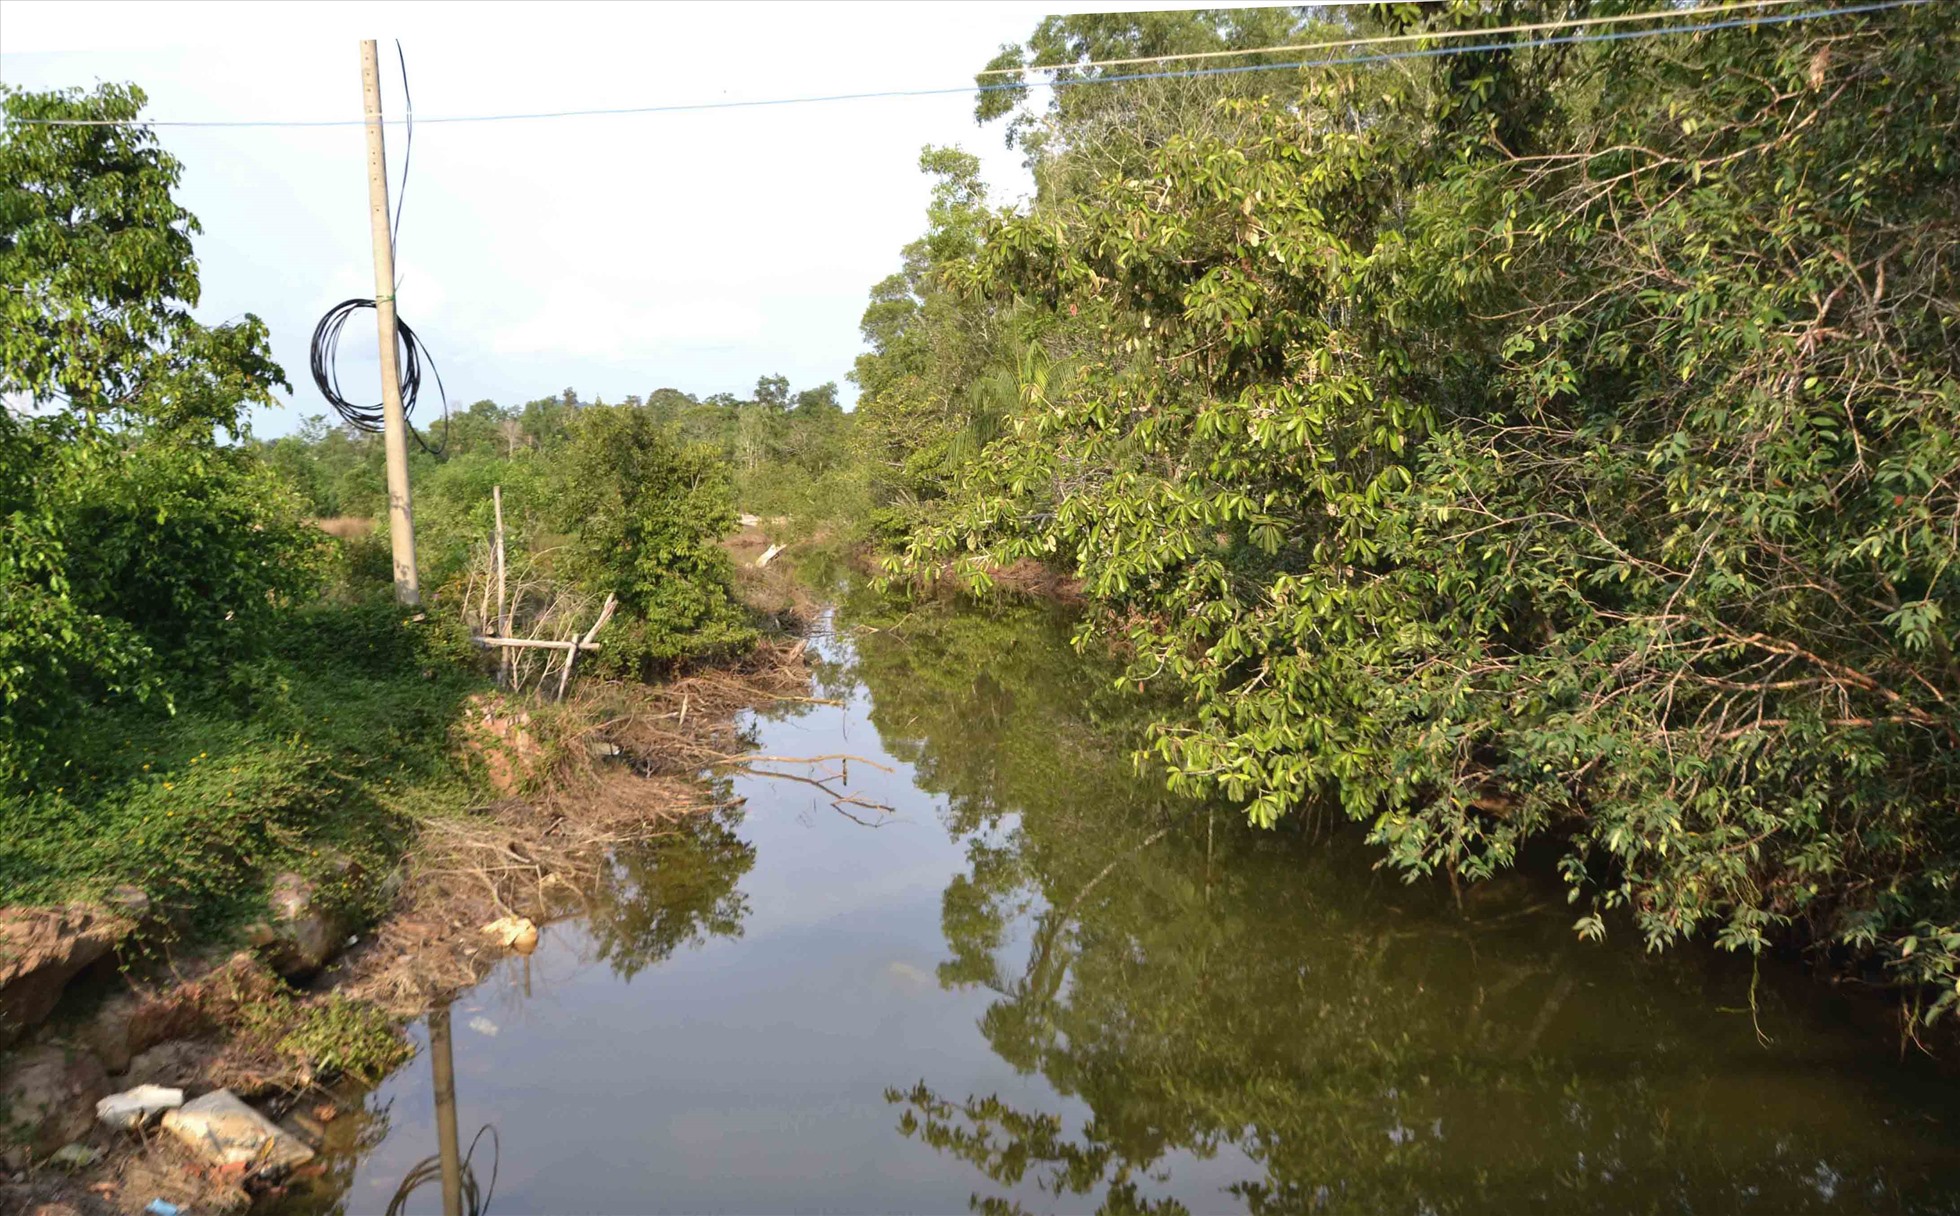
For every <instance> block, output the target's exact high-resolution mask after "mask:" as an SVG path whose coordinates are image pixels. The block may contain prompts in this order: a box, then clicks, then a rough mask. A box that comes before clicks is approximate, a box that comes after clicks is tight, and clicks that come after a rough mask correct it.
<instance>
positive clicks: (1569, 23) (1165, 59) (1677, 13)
mask: <svg viewBox="0 0 1960 1216" xmlns="http://www.w3.org/2000/svg"><path fill="white" fill-rule="evenodd" d="M1801 2H1802V0H1731V2H1730V3H1727V4H1704V5H1701V6H1700V7H1698V8H1676V9H1658V10H1655V11H1652V12H1645V13H1619V14H1616V15H1614V16H1610V17H1567V18H1561V19H1560V20H1557V21H1538V22H1534V23H1532V24H1529V25H1499V26H1493V27H1491V28H1489V29H1466V30H1429V31H1426V32H1424V33H1420V34H1380V35H1371V36H1369V37H1366V38H1340V39H1336V40H1334V41H1332V42H1298V43H1286V44H1282V45H1279V46H1254V47H1246V48H1244V49H1242V50H1232V51H1186V52H1183V53H1181V54H1176V55H1138V56H1134V57H1132V58H1129V59H1091V60H1088V61H1086V62H1082V63H1029V64H1023V65H1022V66H1020V67H1012V68H986V69H983V70H981V71H979V72H975V73H974V78H975V79H978V78H980V77H982V76H1005V75H1011V74H1013V73H1015V72H1082V71H1087V70H1089V69H1090V68H1118V67H1130V66H1133V65H1135V64H1139V63H1169V62H1171V61H1173V60H1185V59H1225V58H1229V57H1231V56H1233V55H1277V54H1284V53H1287V52H1291V51H1329V50H1333V49H1334V48H1335V47H1356V46H1386V45H1388V44H1390V43H1395V42H1421V41H1424V40H1426V39H1436V38H1471V37H1478V36H1481V37H1486V38H1488V37H1494V36H1495V35H1498V34H1535V33H1539V32H1542V31H1544V30H1556V29H1572V28H1575V27H1578V26H1589V25H1615V24H1620V23H1623V22H1628V21H1648V20H1653V19H1655V18H1660V17H1696V16H1700V15H1702V14H1704V13H1727V12H1734V11H1736V10H1738V9H1745V8H1768V7H1771V6H1774V5H1779V4H1798V3H1801Z"/></svg>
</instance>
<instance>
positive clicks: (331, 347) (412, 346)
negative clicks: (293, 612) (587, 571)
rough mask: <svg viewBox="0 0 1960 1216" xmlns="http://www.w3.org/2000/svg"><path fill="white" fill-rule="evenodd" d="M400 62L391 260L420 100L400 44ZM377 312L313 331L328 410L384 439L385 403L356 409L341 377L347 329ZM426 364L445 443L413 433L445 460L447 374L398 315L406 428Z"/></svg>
mask: <svg viewBox="0 0 1960 1216" xmlns="http://www.w3.org/2000/svg"><path fill="white" fill-rule="evenodd" d="M395 56H396V58H397V59H399V60H400V61H401V66H402V96H403V98H404V99H406V101H407V108H408V146H407V147H406V149H404V151H403V152H402V186H401V190H400V191H399V192H397V193H396V195H395V214H394V217H393V218H392V219H391V220H390V222H389V225H388V249H389V252H390V253H391V254H392V253H393V252H394V251H395V238H396V237H397V236H399V235H400V233H401V227H402V204H403V202H405V201H406V200H407V197H408V165H409V161H410V160H411V158H413V157H414V155H415V95H414V94H413V93H410V92H409V91H408V56H406V55H405V54H403V53H402V44H401V39H399V38H397V39H396V40H395ZM396 286H397V287H399V286H400V283H399V282H398V283H397V284H396ZM373 307H374V301H373V300H363V299H353V300H342V301H341V302H340V303H338V304H336V305H334V306H333V307H332V308H329V309H328V310H327V315H326V316H324V317H321V318H320V323H319V324H318V325H315V326H314V327H313V351H312V363H313V384H314V386H315V387H317V388H318V389H319V390H320V395H321V396H322V397H325V398H326V399H327V404H328V405H331V406H333V409H334V413H336V414H339V415H340V416H341V418H343V419H344V420H345V421H346V423H347V425H348V426H351V427H353V428H354V429H355V430H357V431H366V432H367V433H368V434H370V435H374V434H379V433H380V432H381V430H382V425H383V424H382V409H381V403H380V402H376V403H375V404H373V405H355V404H354V403H353V402H352V401H349V400H348V399H347V397H346V395H345V394H343V393H342V392H341V391H340V372H339V369H338V368H337V366H336V361H337V358H338V356H339V353H340V330H341V327H342V326H344V325H346V324H347V318H349V317H351V316H353V315H354V314H355V313H357V312H359V311H361V310H362V309H363V308H373ZM424 359H428V360H429V370H430V371H431V372H434V373H435V378H436V393H437V394H438V395H439V396H441V398H442V442H441V443H439V444H437V445H436V446H435V447H430V446H429V441H428V440H426V439H424V438H422V432H420V431H418V430H416V429H415V424H414V423H413V422H409V423H408V433H409V434H411V435H413V436H415V442H417V443H419V444H421V445H422V450H423V451H425V452H427V453H428V454H429V455H431V456H440V455H442V450H443V448H445V447H447V446H449V393H448V392H447V391H446V390H445V389H444V388H443V385H442V373H441V372H440V371H437V370H436V361H435V359H434V358H433V357H431V356H430V354H429V348H428V347H426V346H424V345H422V340H421V339H420V338H417V337H416V336H415V331H414V330H412V329H410V328H409V327H408V322H406V321H404V320H402V319H401V316H400V315H399V314H397V315H396V317H395V366H396V367H397V368H398V369H399V370H400V372H401V389H402V420H403V421H404V422H408V419H409V416H410V415H412V414H413V413H414V412H415V398H416V397H417V396H418V395H419V394H420V393H421V391H422V360H424Z"/></svg>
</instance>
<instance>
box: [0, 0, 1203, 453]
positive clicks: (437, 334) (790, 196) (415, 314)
mask: <svg viewBox="0 0 1960 1216" xmlns="http://www.w3.org/2000/svg"><path fill="white" fill-rule="evenodd" d="M1056 7H1057V6H1056V4H1054V3H1052V2H1051V3H1047V4H1041V3H1034V4H1029V3H994V4H954V3H936V4H924V3H913V4H892V3H887V4H816V3H803V4H761V3H756V4H715V5H708V4H700V5H696V4H670V5H658V4H632V5H628V4H569V3H554V4H541V3H525V4H491V3H482V2H478V3H472V4H469V5H459V4H414V3H389V4H346V3H336V4H250V5H245V4H183V3H155V2H152V3H143V4H108V3H95V4H76V3H41V2H36V0H6V2H5V3H0V79H4V80H5V81H6V82H7V83H9V84H13V85H17V86H23V87H28V88H45V87H51V86H57V85H74V84H91V83H93V82H95V81H97V80H114V81H131V82H134V83H136V84H138V85H140V86H142V88H143V89H144V90H145V91H146V92H147V93H148V94H149V97H150V106H149V109H148V111H147V112H146V113H147V115H148V116H149V117H152V118H158V119H173V118H174V119H219V118H223V119H237V118H256V119H264V118H291V119H321V118H353V119H358V118H359V117H360V115H361V93H360V87H361V86H360V62H359V52H358V40H359V39H361V38H364V37H371V38H377V39H380V40H381V53H382V67H383V73H382V74H383V77H384V90H385V102H384V108H385V109H386V110H387V111H388V112H389V113H390V114H391V115H397V116H398V115H400V114H401V112H402V98H401V86H400V80H399V77H398V75H397V69H396V66H395V60H394V47H393V43H392V40H393V39H395V38H399V39H400V40H401V43H402V47H403V49H404V51H405V52H406V53H407V56H408V70H409V84H410V87H411V89H412V90H413V92H414V100H415V108H416V113H417V116H418V117H423V118H426V117H434V116H438V115H460V114H485V113H508V112H512V111H532V110H541V109H545V110H555V109H583V108H599V107H608V106H632V105H658V104H667V103H685V102H699V101H711V100H721V99H731V100H733V99H760V98H776V97H792V96H797V95H807V94H825V93H838V92H856V91H864V90H871V89H883V88H931V87H945V86H957V85H963V84H970V83H971V81H972V76H973V73H974V71H975V70H976V69H978V68H979V67H981V66H983V65H984V64H985V62H986V61H987V60H988V59H989V58H991V57H992V55H993V54H994V52H995V51H996V50H997V49H998V47H999V46H1000V45H1001V44H1002V43H1004V42H1012V41H1018V40H1020V39H1021V38H1022V37H1024V36H1025V35H1026V34H1027V33H1028V32H1029V31H1031V30H1032V29H1033V27H1034V25H1035V23H1036V22H1037V21H1039V20H1040V18H1041V16H1042V15H1043V14H1044V13H1045V12H1049V11H1054V9H1055V8H1056ZM1069 7H1070V8H1071V9H1074V10H1078V11H1080V10H1091V9H1131V10H1134V9H1138V8H1148V7H1158V8H1164V7H1179V6H1176V5H1162V4H1158V5H1151V4H1140V3H1137V2H1136V0H1130V2H1129V3H1116V4H1092V3H1080V2H1078V3H1075V4H1072V5H1070V6H1069ZM159 134H160V137H161V139H162V141H163V143H164V145H165V146H166V147H167V148H169V149H170V151H171V152H173V153H174V154H175V155H176V156H178V157H179V158H180V159H181V160H182V161H183V162H184V166H185V172H184V181H183V185H182V187H181V189H180V192H179V197H180V199H181V201H182V202H183V203H184V205H186V206H187V207H189V208H190V210H191V211H193V212H194V213H196V215H197V216H198V217H199V218H200V219H201V220H202V221H203V224H204V233H203V235H202V236H201V237H199V238H198V242H197V250H198V255H199V258H200V261H201V263H202V274H203V284H204V298H203V300H202V301H201V303H200V306H199V308H198V310H197V312H198V316H199V317H200V319H202V320H205V321H208V322H217V321H222V320H225V319H226V318H229V317H233V316H236V315H237V314H239V313H243V312H255V313H257V314H258V315H259V316H261V317H263V318H264V319H265V321H266V323H267V324H268V325H269V326H271V329H272V339H273V347H274V351H275V353H276V355H277V357H278V359H279V361H280V362H281V363H282V364H283V365H284V367H285V369H286V374H287V377H288V378H289V379H290V380H291V381H292V382H293V388H294V393H293V397H294V400H293V403H292V406H291V407H289V408H287V409H283V410H278V411H269V412H263V413H261V415H260V416H259V418H258V420H257V423H256V427H257V430H258V432H259V433H260V434H262V435H272V434H278V433H282V432H284V431H286V430H289V429H291V428H292V427H293V426H294V425H295V424H296V421H297V419H298V418H299V417H300V416H302V415H305V414H313V413H319V412H322V411H323V410H324V409H325V408H326V407H325V404H324V403H323V402H322V401H321V400H320V397H319V395H318V393H317V392H316V391H315V390H314V388H313V383H312V380H311V378H310V376H309V375H308V373H307V358H306V352H307V340H308V338H309V336H310V335H311V333H312V330H313V326H314V324H315V322H316V321H317V320H318V318H319V316H320V314H321V313H322V312H323V311H325V309H326V308H327V307H329V306H330V305H332V304H333V303H335V302H336V301H339V300H342V299H345V298H347V297H350V296H369V295H372V294H373V292H374V277H373V264H372V261H371V254H370V250H369V243H368V242H369V236H368V219H367V177H366V171H365V144H364V137H363V134H362V131H361V128H360V127H358V126H349V127H332V128H324V129H312V130H305V129H299V130H294V129H241V130H225V129H195V128H166V129H162V130H161V131H160V132H159ZM928 143H942V144H943V143H957V144H959V145H961V146H963V147H966V148H967V149H969V150H970V151H973V152H976V153H978V154H979V155H980V156H981V157H982V158H983V161H984V163H985V166H986V173H987V178H988V181H989V182H990V183H991V184H992V186H993V188H994V190H995V194H996V197H997V198H998V199H1000V200H1001V201H1009V200H1012V199H1014V198H1017V197H1019V196H1021V195H1023V194H1024V193H1025V191H1026V190H1027V188H1028V183H1027V177H1026V174H1025V172H1024V170H1023V169H1022V168H1021V166H1020V163H1019V157H1018V156H1017V155H1015V154H1014V153H1012V152H1010V151H1008V150H1007V149H1006V148H1005V147H1004V146H1003V143H1002V133H1001V130H1000V129H999V127H998V126H993V127H987V128H980V127H976V126H975V125H974V123H973V119H972V98H971V96H969V95H953V96H943V97H925V98H907V99H900V100H873V101H851V102H834V103H827V104H816V105H797V106H775V107H767V108H759V109H746V110H726V111H711V112H705V113H681V114H649V115H633V116H618V117H600V118H570V119H559V120H550V121H527V122H500V123H485V124H457V125H438V124H422V125H418V126H417V128H416V131H415V143H414V157H413V161H412V164H411V166H410V176H409V184H408V191H407V197H406V209H405V212H404V218H403V220H402V228H401V238H400V262H399V273H400V276H401V280H402V283H401V293H400V299H401V310H402V316H403V318H404V319H405V320H407V321H408V322H409V323H410V324H411V325H413V326H414V327H415V328H416V330H417V331H418V332H419V333H420V334H421V335H422V337H423V338H424V339H425V341H426V342H427V344H428V346H429V347H430V349H431V350H432V351H433V352H434V355H435V358H436V361H437V364H438V366H439V367H440V368H441V370H442V374H443V377H444V379H445V381H446V382H447V384H448V387H449V395H450V400H451V402H452V403H456V404H467V403H468V402H471V401H474V400H476V399H478V398H481V397H493V398H495V399H497V400H499V401H502V402H506V403H509V402H517V401H524V400H528V399H530V398H533V397H538V396H542V395H545V394H547V393H554V392H557V391H558V390H560V389H562V388H564V387H566V386H567V385H571V386H574V387H576V388H577V389H578V390H579V393H580V395H581V396H582V397H584V398H586V399H587V400H590V399H592V398H593V397H595V396H603V397H604V398H606V399H607V400H618V399H619V398H621V397H623V396H625V395H626V394H628V393H641V394H644V393H646V392H648V391H650V390H652V389H654V388H658V387H662V386H667V385H671V386H674V387H677V388H681V389H685V390H688V391H691V392H696V393H701V394H707V393H712V392H717V391H722V390H729V391H746V390H747V389H749V388H750V387H751V386H753V384H754V382H755V379H756V377H757V376H758V375H762V374H765V373H781V374H783V375H786V376H788V377H789V378H790V381H791V383H792V385H793V386H795V387H798V388H802V387H808V386H811V385H814V384H818V383H821V382H823V381H825V380H836V381H838V383H839V386H840V387H841V388H842V390H843V396H844V399H845V400H846V401H850V400H852V399H854V397H855V390H854V388H853V387H852V386H851V385H850V384H849V383H848V382H847V381H846V380H845V378H844V377H845V373H846V372H847V371H849V369H850V366H851V361H852V359H853V358H854V357H855V356H856V354H857V352H858V351H859V349H860V346H861V342H860V339H859V337H858V332H857V322H858V316H859V314H860V313H861V312H862V311H863V307H864V301H865V293H866V290H867V289H868V288H869V287H870V285H871V284H872V283H873V282H875V281H877V280H878V279H879V278H882V277H883V276H884V275H886V274H888V273H890V271H891V270H893V269H894V268H895V267H896V265H897V259H898V251H899V248H900V246H902V245H903V244H904V243H905V242H906V241H908V240H910V239H911V238H912V237H914V236H916V235H917V234H918V232H919V230H920V228H921V226H922V224H923V214H924V206H925V200H926V194H927V189H928V183H927V181H926V180H925V178H924V177H923V176H922V175H921V174H920V173H919V172H918V169H917V158H918V152H919V149H920V148H921V147H922V146H923V145H925V144H928ZM402 151H403V141H402V136H401V131H400V129H399V128H398V127H390V128H389V146H388V152H389V158H390V162H391V164H390V168H391V170H393V171H394V172H395V173H397V174H398V173H399V170H400V166H401V154H402ZM397 180H399V179H398V178H397ZM354 336H355V334H354V331H353V330H352V329H351V328H350V331H349V337H350V339H351V338H352V337H354ZM359 337H360V338H361V339H363V340H362V341H359V342H354V341H351V340H350V341H347V342H345V343H344V344H343V350H342V379H343V383H344V384H347V385H349V386H352V385H354V384H361V385H366V384H369V383H371V382H372V381H373V379H374V377H375V372H374V371H373V368H374V357H373V350H374V340H373V329H372V326H371V324H369V325H367V326H363V327H361V330H360V333H359ZM432 404H433V394H432V393H429V394H428V395H427V401H426V403H425V405H424V406H423V407H422V408H421V409H418V411H417V417H418V418H420V417H423V416H424V413H423V411H425V410H428V409H429V408H430V407H431V405H432Z"/></svg>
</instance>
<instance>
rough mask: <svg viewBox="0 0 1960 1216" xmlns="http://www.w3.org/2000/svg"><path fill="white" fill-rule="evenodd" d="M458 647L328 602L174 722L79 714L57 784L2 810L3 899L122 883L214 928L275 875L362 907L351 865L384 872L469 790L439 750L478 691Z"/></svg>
mask: <svg viewBox="0 0 1960 1216" xmlns="http://www.w3.org/2000/svg"><path fill="white" fill-rule="evenodd" d="M468 645H469V643H468V640H467V638H465V637H463V636H462V635H461V633H460V631H459V630H458V629H456V628H455V627H453V626H451V625H448V624H443V623H438V622H437V621H435V620H434V619H431V620H427V621H415V620H412V619H409V614H408V613H406V612H405V611H404V610H402V609H401V608H399V607H398V606H396V605H395V604H393V603H391V602H385V601H381V602H369V603H361V604H347V603H335V602H321V603H318V604H314V605H311V606H308V607H304V608H300V609H297V610H295V611H293V612H291V613H289V614H287V615H285V616H284V617H283V618H282V619H281V621H280V624H279V627H278V630H277V632H276V634H275V636H274V637H273V639H272V645H271V647H270V649H269V653H268V654H267V655H266V656H265V657H264V658H261V659H258V660H255V661H254V662H252V663H250V664H246V665H241V666H240V667H238V668H236V669H234V670H232V671H229V672H226V673H223V675H222V676H221V677H218V678H214V679H212V680H211V681H209V682H208V683H209V687H207V688H206V689H205V690H203V691H202V692H201V693H200V694H199V695H197V696H194V697H191V698H187V699H186V701H185V703H183V704H182V705H180V707H179V708H178V710H177V712H175V713H174V714H172V713H166V712H163V711H161V710H157V709H153V708H150V707H146V706H140V705H126V706H120V707H116V708H113V709H105V710H102V711H100V712H97V713H93V714H89V715H86V716H83V717H82V718H80V719H79V720H78V722H77V725H76V728H75V730H74V732H73V733H72V735H71V737H70V739H69V740H68V741H67V742H68V746H67V747H66V748H65V749H64V750H65V751H66V752H67V753H68V755H69V756H70V757H71V759H69V760H68V761H67V762H66V763H65V764H64V765H63V766H61V767H60V768H59V769H58V770H56V772H57V774H58V775H55V776H52V777H50V778H46V779H44V780H43V781H42V782H41V783H39V784H38V786H37V787H35V788H31V789H26V790H22V791H17V792H14V793H11V794H9V795H8V796H6V797H5V799H4V800H0V821H4V822H6V823H7V824H8V825H9V830H8V831H7V832H6V833H5V835H4V838H0V906H11V905H45V904H55V903H63V902H68V901H72V900H89V899H95V898H99V897H101V896H102V895H103V894H104V893H105V892H107V891H109V890H111V889H112V888H115V887H118V886H132V887H135V888H137V889H139V890H141V891H142V892H143V893H144V894H145V895H147V896H148V897H149V899H150V901H151V903H152V907H153V908H154V909H155V910H157V911H158V912H160V913H162V914H163V919H164V920H165V921H167V922H168V923H170V924H172V925H174V926H177V927H178V928H179V929H180V930H185V931H190V932H194V933H195V934H196V935H198V936H211V935H216V934H220V933H222V932H223V931H224V929H225V928H226V926H228V925H231V924H235V923H237V922H238V921H240V920H242V919H244V918H245V917H246V916H248V915H252V914H262V912H263V909H264V907H265V892H266V885H267V883H268V881H269V880H270V878H271V876H273V875H276V874H278V873H281V872H285V871H294V872H297V873H299V874H301V875H303V876H306V877H308V878H313V879H316V880H322V882H323V886H322V890H323V891H329V892H330V893H337V894H338V895H339V896H340V897H342V898H345V899H348V900H371V899H372V885H371V884H366V885H363V884H357V883H350V882H348V881H347V879H346V875H347V874H348V873H349V872H350V870H349V867H347V866H346V864H345V862H347V861H352V862H353V863H354V864H355V866H357V867H359V872H361V873H366V874H370V875H375V876H379V875H381V874H385V873H386V872H387V870H388V869H389V868H391V867H392V866H393V865H394V864H395V862H396V860H397V859H398V857H399V854H400V852H401V850H402V848H403V847H405V845H406V842H407V841H408V839H409V838H410V835H411V831H412V826H411V825H412V819H413V817H414V815H415V814H416V813H417V812H418V810H420V811H427V810H429V809H430V808H433V807H437V806H460V805H463V804H465V803H467V801H468V800H469V798H470V797H471V792H472V788H473V787H472V781H471V777H470V775H469V774H468V772H467V771H466V770H465V768H464V766H463V765H462V764H461V762H459V761H458V760H457V759H455V758H454V757H453V756H452V749H451V747H450V743H449V735H450V728H451V724H452V723H453V722H454V721H455V720H456V718H457V716H458V714H459V712H460V709H461V705H462V702H463V699H464V698H465V697H466V696H468V695H469V694H470V692H471V691H473V690H475V689H476V688H478V687H480V686H481V685H482V684H483V680H482V679H481V677H480V676H478V675H477V674H475V673H474V672H473V671H472V670H471V669H470V667H469V666H468V665H467V664H466V663H465V662H464V661H463V660H464V658H465V657H466V651H467V647H468ZM330 878H331V879H333V881H332V882H331V883H328V882H326V881H325V880H328V879H330ZM368 911H374V909H368ZM355 919H357V920H358V919H366V918H365V917H360V916H357V917H356V918H355Z"/></svg>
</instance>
